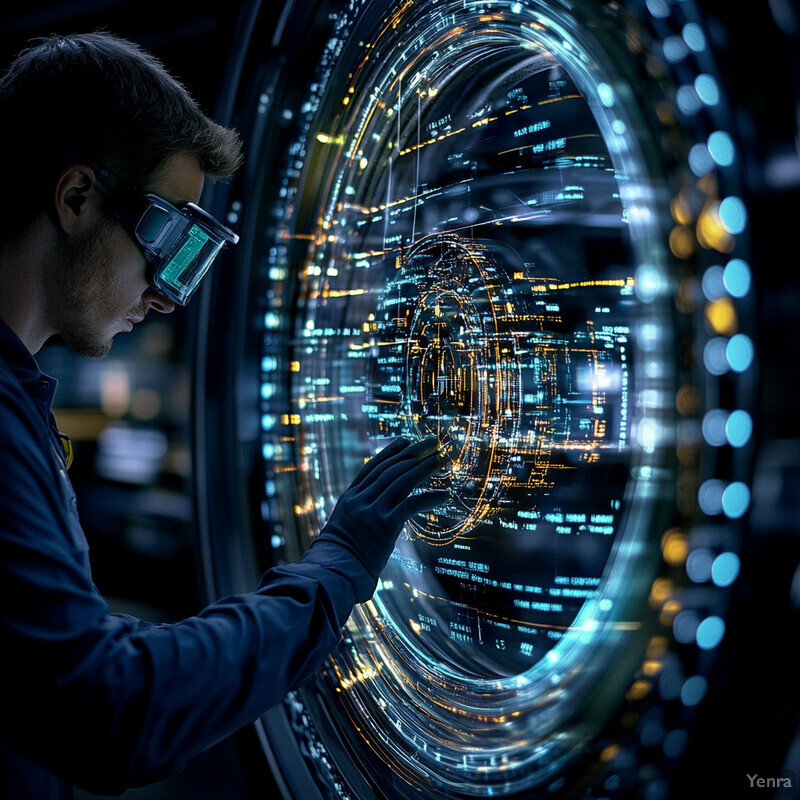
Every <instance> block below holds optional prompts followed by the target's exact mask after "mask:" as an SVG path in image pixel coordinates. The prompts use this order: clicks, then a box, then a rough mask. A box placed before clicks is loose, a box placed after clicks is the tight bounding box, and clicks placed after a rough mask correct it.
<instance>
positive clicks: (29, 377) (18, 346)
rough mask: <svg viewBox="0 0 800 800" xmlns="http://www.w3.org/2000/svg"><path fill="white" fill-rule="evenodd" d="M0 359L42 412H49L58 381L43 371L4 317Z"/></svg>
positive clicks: (1, 329) (1, 331) (0, 333)
mask: <svg viewBox="0 0 800 800" xmlns="http://www.w3.org/2000/svg"><path fill="white" fill-rule="evenodd" d="M0 361H4V362H5V363H6V365H7V366H8V368H9V369H10V370H11V372H12V374H13V375H14V377H15V378H16V379H17V380H18V381H19V382H20V384H21V385H22V386H23V388H24V389H25V391H26V392H27V393H28V394H29V395H30V396H31V398H32V399H33V400H34V402H35V403H36V405H37V406H39V408H40V409H41V410H42V412H43V413H44V414H45V415H47V414H49V413H50V411H51V409H52V406H53V398H54V397H55V394H56V388H57V387H58V381H57V380H56V379H55V378H52V377H50V376H49V375H46V374H45V373H44V372H42V370H41V369H40V368H39V365H38V364H37V363H36V359H35V358H34V357H33V355H32V354H31V352H30V351H29V350H28V348H27V347H25V345H24V344H23V342H22V340H21V339H20V338H19V336H17V334H16V333H14V331H13V330H12V329H11V328H10V327H9V326H8V325H7V324H6V323H5V322H4V321H3V320H2V319H0Z"/></svg>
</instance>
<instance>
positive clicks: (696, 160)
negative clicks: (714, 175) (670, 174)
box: [689, 144, 714, 178]
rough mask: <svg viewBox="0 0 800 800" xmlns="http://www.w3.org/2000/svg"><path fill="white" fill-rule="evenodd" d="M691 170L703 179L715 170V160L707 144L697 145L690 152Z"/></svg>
mask: <svg viewBox="0 0 800 800" xmlns="http://www.w3.org/2000/svg"><path fill="white" fill-rule="evenodd" d="M689 169H691V171H692V172H693V173H694V174H695V175H697V177H698V178H699V177H701V176H703V175H705V174H706V173H707V172H711V170H712V169H714V159H713V158H712V157H711V153H710V152H709V150H708V146H707V145H705V144H696V145H694V147H692V149H691V150H690V151H689Z"/></svg>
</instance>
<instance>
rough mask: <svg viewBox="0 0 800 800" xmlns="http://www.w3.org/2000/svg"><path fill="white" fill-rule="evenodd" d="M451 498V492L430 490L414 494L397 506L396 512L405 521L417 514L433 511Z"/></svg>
mask: <svg viewBox="0 0 800 800" xmlns="http://www.w3.org/2000/svg"><path fill="white" fill-rule="evenodd" d="M449 500H450V492H442V491H430V492H420V493H419V494H412V495H411V496H410V497H408V498H406V499H405V500H404V501H403V502H402V503H400V505H399V506H398V507H397V511H396V512H395V513H396V514H397V515H398V516H399V517H400V518H402V519H403V521H405V520H407V519H410V518H411V517H413V516H414V515H415V514H422V513H423V512H426V511H433V509H435V508H437V507H438V506H441V505H444V504H445V503H446V502H448V501H449Z"/></svg>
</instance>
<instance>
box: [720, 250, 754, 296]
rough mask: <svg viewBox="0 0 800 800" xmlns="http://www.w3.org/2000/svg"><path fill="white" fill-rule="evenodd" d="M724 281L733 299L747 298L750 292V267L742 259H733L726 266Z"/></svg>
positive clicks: (723, 275) (723, 273) (723, 274)
mask: <svg viewBox="0 0 800 800" xmlns="http://www.w3.org/2000/svg"><path fill="white" fill-rule="evenodd" d="M722 280H723V282H724V283H725V288H726V289H727V290H728V293H729V294H730V295H731V296H732V297H745V296H746V295H747V293H748V292H749V291H750V265H749V264H748V263H747V262H746V261H743V260H742V259H741V258H732V259H731V260H730V261H729V262H728V263H727V264H726V265H725V269H724V270H723V272H722Z"/></svg>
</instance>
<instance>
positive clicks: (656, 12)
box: [646, 0, 669, 19]
mask: <svg viewBox="0 0 800 800" xmlns="http://www.w3.org/2000/svg"><path fill="white" fill-rule="evenodd" d="M646 5H647V10H648V11H649V12H650V13H651V14H652V15H653V16H654V17H656V18H657V19H664V18H665V17H668V16H669V5H668V4H667V2H666V0H647V2H646Z"/></svg>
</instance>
